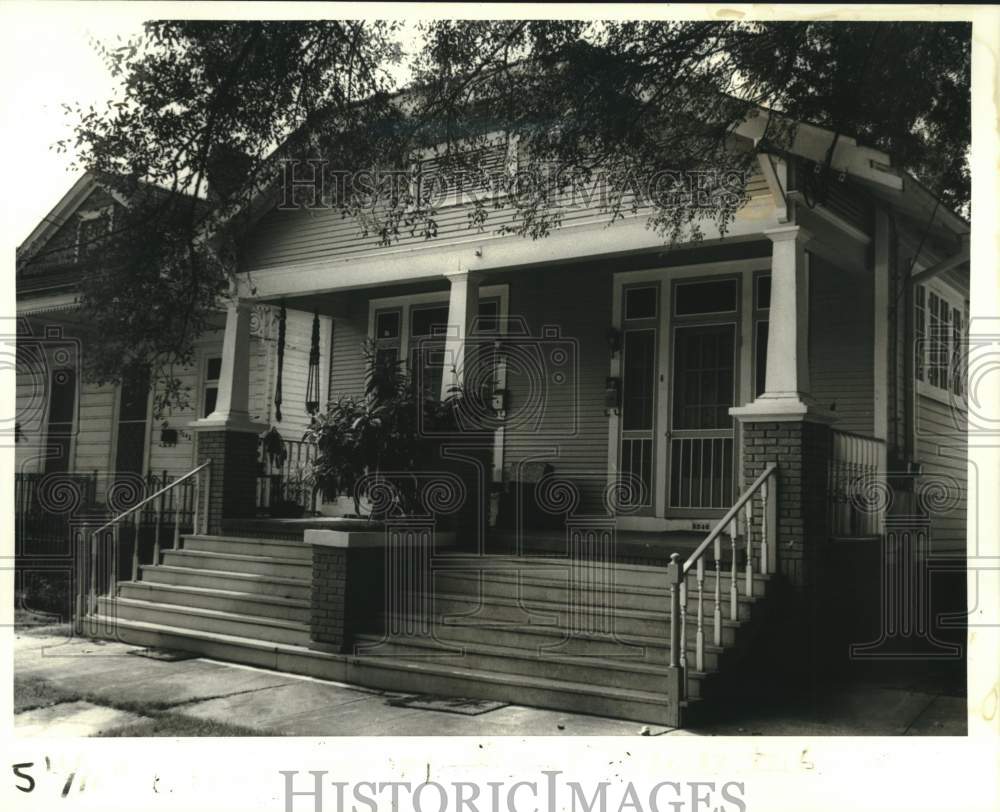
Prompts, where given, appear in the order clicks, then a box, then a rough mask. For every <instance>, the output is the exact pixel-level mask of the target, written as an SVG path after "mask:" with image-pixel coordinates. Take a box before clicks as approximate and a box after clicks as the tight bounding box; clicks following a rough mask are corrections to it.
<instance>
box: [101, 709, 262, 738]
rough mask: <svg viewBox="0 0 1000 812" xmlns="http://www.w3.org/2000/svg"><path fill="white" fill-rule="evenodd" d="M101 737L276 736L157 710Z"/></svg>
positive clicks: (104, 733) (104, 732)
mask: <svg viewBox="0 0 1000 812" xmlns="http://www.w3.org/2000/svg"><path fill="white" fill-rule="evenodd" d="M97 735H98V736H99V737H100V738H122V737H133V736H274V735H276V734H274V733H270V732H267V731H260V730H254V729H253V728H250V727H241V726H240V725H227V724H224V723H223V722H215V721H213V720H211V719H196V718H194V717H193V716H183V715H181V714H179V713H164V712H163V711H157V712H156V714H155V715H153V716H152V717H151V718H149V719H145V720H143V721H142V722H136V723H135V724H132V725H125V726H124V727H118V728H114V729H112V730H104V731H101V732H100V733H98V734H97Z"/></svg>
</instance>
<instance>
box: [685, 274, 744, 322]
mask: <svg viewBox="0 0 1000 812" xmlns="http://www.w3.org/2000/svg"><path fill="white" fill-rule="evenodd" d="M736 297H737V290H736V280H735V279H722V280H719V281H714V280H713V281H711V282H682V283H679V284H678V285H677V286H676V287H675V288H674V315H675V316H694V315H698V314H702V313H735V312H736Z"/></svg>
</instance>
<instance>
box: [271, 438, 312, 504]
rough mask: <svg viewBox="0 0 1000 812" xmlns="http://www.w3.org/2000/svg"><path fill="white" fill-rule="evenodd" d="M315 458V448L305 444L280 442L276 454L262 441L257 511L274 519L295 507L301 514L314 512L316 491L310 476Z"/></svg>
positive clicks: (310, 444) (294, 441)
mask: <svg viewBox="0 0 1000 812" xmlns="http://www.w3.org/2000/svg"><path fill="white" fill-rule="evenodd" d="M317 454H318V447H317V446H316V444H315V443H310V442H306V441H305V440H284V439H283V440H282V441H281V451H280V452H278V453H275V452H271V451H269V450H268V449H267V448H266V446H265V443H264V441H263V440H260V441H258V445H257V459H258V462H259V464H260V466H261V472H260V473H259V474H258V476H257V497H256V506H257V509H258V511H260V512H262V513H269V514H272V515H274V514H279V513H284V512H287V511H288V510H289V508H290V507H294V506H298V507H299V508H300V509H301V510H302V511H306V512H315V510H316V489H315V487H313V484H312V482H313V480H312V478H311V476H310V474H311V471H312V465H313V462H314V461H315V460H316V457H317Z"/></svg>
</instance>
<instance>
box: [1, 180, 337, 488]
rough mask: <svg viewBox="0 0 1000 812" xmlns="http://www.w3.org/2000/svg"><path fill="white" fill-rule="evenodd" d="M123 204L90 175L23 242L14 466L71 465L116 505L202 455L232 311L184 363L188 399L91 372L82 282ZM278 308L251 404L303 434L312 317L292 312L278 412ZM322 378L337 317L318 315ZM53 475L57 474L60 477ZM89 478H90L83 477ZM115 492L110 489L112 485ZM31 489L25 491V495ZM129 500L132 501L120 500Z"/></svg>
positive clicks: (31, 469) (47, 469)
mask: <svg viewBox="0 0 1000 812" xmlns="http://www.w3.org/2000/svg"><path fill="white" fill-rule="evenodd" d="M122 205H123V201H120V200H118V199H116V198H115V197H114V196H113V195H112V194H111V193H109V191H107V189H106V188H104V187H102V185H101V184H100V183H99V181H98V179H97V178H96V177H95V176H94V175H92V174H90V173H88V174H85V175H84V176H83V177H82V178H81V179H80V180H79V181H78V182H77V183H76V184H74V186H73V188H72V189H70V191H69V192H67V194H66V195H65V196H64V197H63V199H62V200H60V201H59V203H58V204H57V206H56V207H55V208H54V209H53V210H52V211H51V212H50V213H49V214H48V215H47V216H46V217H45V218H44V219H43V221H42V223H41V224H39V226H38V227H37V228H36V229H35V230H34V231H33V232H32V234H31V235H30V236H29V237H28V238H27V239H26V240H25V242H24V243H23V244H22V245H21V246H20V247H19V249H18V266H17V316H18V321H17V349H18V355H17V404H16V408H17V423H18V428H17V433H18V437H17V443H16V445H15V451H16V464H17V474H18V477H19V478H20V479H21V481H22V482H23V483H24V484H25V487H30V485H29V482H33V481H37V479H38V477H39V476H40V475H43V474H46V473H61V472H73V473H76V474H79V475H86V476H88V477H89V478H91V479H92V481H93V483H94V493H93V494H92V496H93V497H94V498H95V499H96V500H97V502H98V504H104V505H107V503H108V499H109V496H110V498H111V500H112V502H114V501H115V498H114V493H113V491H114V488H113V487H112V486H113V485H114V484H115V483H116V482H117V483H118V484H119V487H120V488H121V489H122V499H120V500H118V504H119V505H126V504H128V499H129V498H133V497H134V496H135V494H136V493H137V491H136V490H135V486H136V483H137V479H136V478H139V479H142V480H147V479H152V480H155V481H160V480H162V479H163V476H164V474H165V475H166V477H167V481H170V480H171V479H174V478H176V477H179V476H181V475H183V474H185V473H187V472H188V471H190V470H191V469H192V468H193V467H194V464H195V454H194V436H193V434H192V433H191V431H190V430H189V426H190V424H191V423H192V422H194V421H195V420H197V419H199V418H204V417H207V416H208V415H209V414H211V413H212V412H213V411H214V410H215V406H216V400H217V397H218V390H219V375H220V372H221V367H222V333H223V329H224V327H225V310H224V309H220V312H219V315H218V317H217V319H216V320H215V326H214V327H213V328H212V329H210V330H209V331H208V332H207V333H206V334H204V335H202V336H201V337H199V338H198V339H197V342H196V361H195V363H194V365H192V366H190V367H186V368H183V369H180V370H179V371H178V373H177V374H178V379H179V381H180V383H181V386H182V387H183V389H184V390H185V398H186V403H185V404H184V405H183V406H181V407H179V408H168V409H167V411H166V412H165V413H163V414H154V409H153V405H154V394H155V393H154V392H153V391H152V389H151V387H150V384H149V381H148V380H126V381H123V382H122V383H120V384H118V385H103V386H101V385H97V384H94V383H90V382H88V381H87V380H86V378H85V376H84V369H83V364H84V361H85V356H86V353H87V351H88V344H89V341H90V338H89V331H88V326H87V324H86V321H85V320H84V317H83V316H82V314H81V311H80V309H79V307H78V304H77V299H78V296H77V293H76V281H77V279H78V278H79V274H81V273H85V272H86V268H87V266H88V262H90V261H92V257H93V255H94V253H95V251H96V249H98V248H99V240H100V237H101V236H102V232H103V233H105V234H106V233H107V232H108V231H109V230H110V229H111V228H113V224H114V216H115V212H116V211H117V210H120V207H121V206H122ZM279 313H280V310H279V308H278V307H269V306H260V307H257V308H255V310H254V313H253V317H254V318H253V323H252V325H251V326H250V335H249V348H250V349H249V354H248V356H247V358H248V363H249V365H250V370H249V378H248V381H249V389H248V398H249V400H248V409H249V414H250V416H251V417H252V418H253V419H254V420H255V421H258V422H259V423H261V424H262V425H264V426H268V425H273V426H275V427H276V428H278V429H279V431H280V432H281V434H282V435H283V436H284V437H285V439H287V440H290V441H298V440H300V439H301V436H302V433H303V432H304V430H305V429H306V427H307V426H308V425H309V415H308V414H307V413H306V407H305V389H306V378H307V373H308V362H309V350H310V342H311V334H312V322H313V318H314V314H313V313H312V312H309V313H306V312H302V311H298V310H295V309H291V308H289V309H287V311H286V317H285V318H286V337H285V350H284V359H283V360H284V368H283V373H282V392H283V400H282V420H281V421H278V420H277V419H276V417H275V404H274V397H275V390H276V381H277V331H278V319H279ZM319 319H320V324H321V328H320V354H321V359H322V361H321V364H320V371H321V385H322V391H324V392H325V391H326V384H327V379H328V375H329V357H330V327H331V325H330V320H329V318H327V317H323V316H320V317H319ZM53 481H55V480H53ZM81 481H82V480H81ZM109 489H110V490H111V491H112V492H111V493H110V494H109ZM25 498H27V496H26V497H25ZM123 500H124V501H123Z"/></svg>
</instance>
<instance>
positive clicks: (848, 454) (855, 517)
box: [827, 429, 885, 538]
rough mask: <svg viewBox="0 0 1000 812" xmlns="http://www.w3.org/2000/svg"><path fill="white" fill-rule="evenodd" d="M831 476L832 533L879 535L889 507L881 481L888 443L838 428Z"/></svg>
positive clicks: (834, 443) (834, 432)
mask: <svg viewBox="0 0 1000 812" xmlns="http://www.w3.org/2000/svg"><path fill="white" fill-rule="evenodd" d="M831 434H832V435H833V439H832V448H831V452H830V461H829V464H828V469H827V470H828V475H827V494H828V514H829V523H830V534H831V535H832V536H836V537H840V538H863V537H866V536H877V535H879V533H881V532H882V521H883V519H884V516H883V513H884V508H885V506H884V505H883V504H882V500H881V499H880V498H879V493H878V487H877V481H878V474H879V470H880V468H881V465H882V460H883V458H884V455H885V440H879V439H878V438H876V437H866V436H865V435H863V434H854V433H852V432H849V431H838V430H836V429H834V430H833V431H832V432H831Z"/></svg>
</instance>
